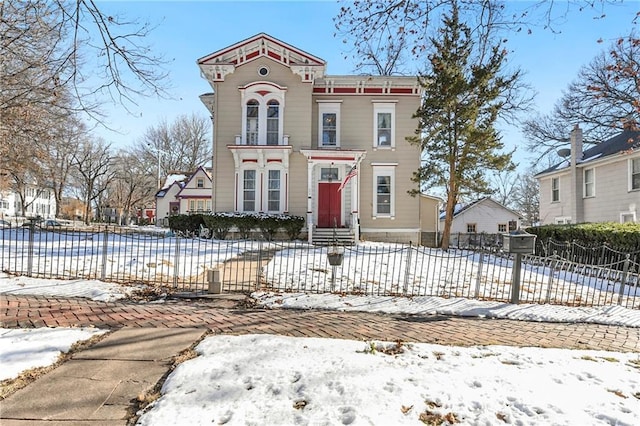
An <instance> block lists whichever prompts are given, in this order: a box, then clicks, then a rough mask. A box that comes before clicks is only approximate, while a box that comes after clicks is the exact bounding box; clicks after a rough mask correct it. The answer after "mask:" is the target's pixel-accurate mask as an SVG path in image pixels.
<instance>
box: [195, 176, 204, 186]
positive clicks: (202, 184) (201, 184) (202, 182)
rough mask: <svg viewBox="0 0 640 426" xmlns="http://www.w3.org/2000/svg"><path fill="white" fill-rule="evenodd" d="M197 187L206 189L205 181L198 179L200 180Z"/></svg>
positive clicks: (197, 181)
mask: <svg viewBox="0 0 640 426" xmlns="http://www.w3.org/2000/svg"><path fill="white" fill-rule="evenodd" d="M196 187H198V188H204V179H202V178H198V180H196Z"/></svg>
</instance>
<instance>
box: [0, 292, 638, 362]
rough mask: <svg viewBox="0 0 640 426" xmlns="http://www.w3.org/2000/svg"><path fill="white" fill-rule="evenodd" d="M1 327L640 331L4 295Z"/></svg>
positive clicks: (599, 341) (381, 333) (574, 342)
mask: <svg viewBox="0 0 640 426" xmlns="http://www.w3.org/2000/svg"><path fill="white" fill-rule="evenodd" d="M0 319H1V321H2V327H6V328H33V327H63V326H64V327H75V326H95V327H98V328H105V329H111V328H120V327H169V328H182V327H202V328H205V327H206V328H210V329H212V330H213V331H214V332H215V333H224V334H249V333H266V334H279V335H285V336H299V337H322V338H341V339H354V340H388V341H394V340H397V339H401V340H403V341H407V342H425V343H438V344H445V345H462V346H468V345H509V346H542V347H555V348H567V349H569V348H571V349H600V350H610V351H623V352H640V328H630V327H617V326H607V325H598V324H569V323H541V322H529V321H514V320H503V319H480V318H462V317H452V316H444V315H425V316H416V315H399V314H396V315H386V314H373V313H351V312H350V313H345V312H336V311H321V310H291V309H274V310H264V309H241V308H238V309H235V308H232V307H231V305H230V302H229V301H226V302H225V301H221V300H213V301H211V300H188V299H187V300H185V299H182V300H177V301H168V302H166V303H134V302H116V303H104V302H95V301H91V300H87V299H74V298H70V299H66V298H57V297H40V296H13V295H2V297H1V298H0Z"/></svg>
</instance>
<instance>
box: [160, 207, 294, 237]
mask: <svg viewBox="0 0 640 426" xmlns="http://www.w3.org/2000/svg"><path fill="white" fill-rule="evenodd" d="M304 222H305V219H304V218H303V217H301V216H293V215H287V214H276V215H274V214H266V213H214V214H206V215H205V214H194V215H177V216H170V217H169V228H170V229H171V230H172V231H175V232H180V233H183V234H186V235H198V234H199V233H200V230H201V229H203V228H204V229H207V230H209V236H210V237H215V238H216V239H218V240H224V239H226V238H227V237H228V236H229V233H230V232H231V231H235V232H237V233H238V236H239V237H240V238H243V239H248V238H250V237H252V236H254V234H255V233H260V234H261V235H262V237H263V238H264V239H266V240H268V241H271V240H273V239H274V238H275V237H276V235H277V234H278V233H279V232H282V233H284V234H285V235H286V236H287V237H288V238H289V239H290V240H294V239H296V238H297V237H298V235H299V234H300V232H301V231H302V228H303V227H304Z"/></svg>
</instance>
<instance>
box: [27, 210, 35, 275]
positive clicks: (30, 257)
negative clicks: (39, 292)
mask: <svg viewBox="0 0 640 426" xmlns="http://www.w3.org/2000/svg"><path fill="white" fill-rule="evenodd" d="M35 231H36V223H35V221H31V222H30V223H29V247H28V249H27V276H28V277H30V276H31V275H32V273H33V246H34V244H35V243H34V241H35V236H34V233H35Z"/></svg>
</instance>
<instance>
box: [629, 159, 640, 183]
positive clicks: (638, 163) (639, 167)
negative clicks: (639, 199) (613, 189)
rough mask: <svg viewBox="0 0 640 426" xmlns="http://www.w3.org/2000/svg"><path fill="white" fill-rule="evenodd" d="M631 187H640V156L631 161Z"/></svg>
mask: <svg viewBox="0 0 640 426" xmlns="http://www.w3.org/2000/svg"><path fill="white" fill-rule="evenodd" d="M629 163H630V164H629V189H630V190H632V191H634V190H638V189H640V158H634V159H632V160H630V162H629Z"/></svg>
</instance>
